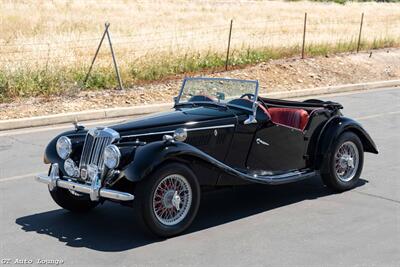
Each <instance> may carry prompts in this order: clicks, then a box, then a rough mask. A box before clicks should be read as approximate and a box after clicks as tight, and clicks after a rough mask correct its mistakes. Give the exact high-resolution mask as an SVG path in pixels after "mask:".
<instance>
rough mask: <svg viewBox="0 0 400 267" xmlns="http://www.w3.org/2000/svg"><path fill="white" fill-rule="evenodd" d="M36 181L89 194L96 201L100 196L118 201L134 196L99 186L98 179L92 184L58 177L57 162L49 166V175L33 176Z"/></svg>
mask: <svg viewBox="0 0 400 267" xmlns="http://www.w3.org/2000/svg"><path fill="white" fill-rule="evenodd" d="M35 179H36V181H38V182H41V183H45V184H47V185H49V189H50V190H53V189H54V188H55V187H61V188H65V189H69V190H73V191H75V192H78V193H84V194H89V196H90V199H91V200H92V201H98V200H99V198H100V197H102V198H108V199H113V200H120V201H130V200H133V199H134V198H135V197H134V196H133V195H132V194H130V193H127V192H121V191H116V190H111V189H106V188H101V187H100V186H99V181H98V179H95V181H93V183H92V185H86V184H80V183H75V182H72V181H66V180H62V179H60V176H59V168H58V164H57V163H54V164H53V165H52V166H51V170H50V175H46V174H39V175H37V176H36V177H35Z"/></svg>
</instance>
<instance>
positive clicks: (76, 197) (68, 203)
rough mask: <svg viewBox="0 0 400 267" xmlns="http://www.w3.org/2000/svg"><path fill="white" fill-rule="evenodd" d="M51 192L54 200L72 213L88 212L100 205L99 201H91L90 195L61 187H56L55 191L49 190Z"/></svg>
mask: <svg viewBox="0 0 400 267" xmlns="http://www.w3.org/2000/svg"><path fill="white" fill-rule="evenodd" d="M49 192H50V195H51V197H52V198H53V200H54V201H55V202H56V203H57V204H58V205H59V206H60V207H61V208H63V209H66V210H69V211H72V212H79V213H82V212H87V211H90V210H91V209H94V208H95V207H96V206H97V205H98V204H99V202H97V201H91V200H90V198H89V196H88V195H85V194H80V193H77V192H75V191H72V190H68V189H64V188H60V187H56V188H54V189H53V190H50V189H49Z"/></svg>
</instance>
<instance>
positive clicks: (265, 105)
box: [240, 93, 267, 108]
mask: <svg viewBox="0 0 400 267" xmlns="http://www.w3.org/2000/svg"><path fill="white" fill-rule="evenodd" d="M245 97H247V98H248V99H249V100H252V99H254V94H250V93H246V94H243V95H242V96H241V97H240V98H245ZM256 101H257V102H261V103H262V104H263V105H264V107H266V108H267V104H265V102H264V101H263V100H262V99H261V97H259V96H257V100H256Z"/></svg>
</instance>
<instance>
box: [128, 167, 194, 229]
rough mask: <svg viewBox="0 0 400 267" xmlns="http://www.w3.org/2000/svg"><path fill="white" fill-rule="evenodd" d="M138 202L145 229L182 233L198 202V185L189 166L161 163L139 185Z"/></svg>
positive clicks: (190, 221)
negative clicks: (158, 167)
mask: <svg viewBox="0 0 400 267" xmlns="http://www.w3.org/2000/svg"><path fill="white" fill-rule="evenodd" d="M135 191H136V192H138V196H139V197H138V201H139V205H140V209H141V211H142V216H143V219H144V221H145V223H146V225H147V226H148V228H149V229H150V230H151V231H152V232H153V233H154V234H156V235H158V236H161V237H171V236H175V235H178V234H180V233H182V232H183V231H184V230H186V229H187V228H188V227H189V226H190V224H191V223H192V221H193V220H194V218H195V216H196V214H197V211H198V208H199V205H200V186H199V184H198V181H197V179H196V176H195V175H194V173H193V172H192V170H191V169H190V168H188V167H187V166H186V165H183V164H180V163H170V164H167V165H164V166H162V167H161V168H160V169H158V170H157V171H155V172H154V173H153V174H152V175H150V177H147V178H146V179H145V180H144V181H142V182H141V183H140V184H138V186H137V188H136V190H135Z"/></svg>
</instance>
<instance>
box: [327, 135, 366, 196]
mask: <svg viewBox="0 0 400 267" xmlns="http://www.w3.org/2000/svg"><path fill="white" fill-rule="evenodd" d="M345 143H346V144H347V145H350V147H353V148H354V149H357V152H358V164H356V165H354V166H355V167H354V172H353V175H350V176H349V177H348V178H347V179H349V180H346V179H344V177H341V176H340V174H338V172H337V170H336V160H335V156H336V154H337V153H338V150H339V148H340V147H341V146H342V145H343V144H345ZM351 144H354V145H355V146H352V145H351ZM331 151H332V153H330V155H328V157H326V158H325V161H324V162H323V166H324V167H323V168H322V170H321V177H322V181H323V182H324V184H325V185H326V186H328V187H329V188H330V189H332V190H334V191H336V192H343V191H346V190H349V189H352V188H354V187H355V186H356V185H357V183H358V182H359V178H360V175H361V171H362V168H363V164H364V149H363V145H362V143H361V140H360V138H359V137H358V136H357V135H356V134H355V133H353V132H344V133H342V134H341V135H340V136H339V137H338V138H337V139H336V140H335V141H334V143H333V144H332V150H331ZM353 158H354V157H353ZM352 162H353V161H352ZM353 164H355V163H354V162H353ZM356 168H357V169H356Z"/></svg>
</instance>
